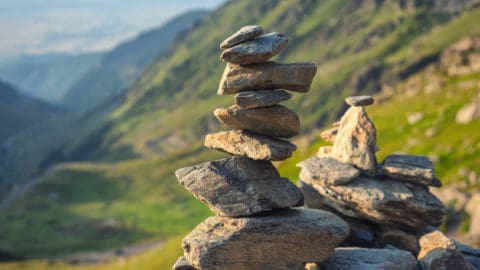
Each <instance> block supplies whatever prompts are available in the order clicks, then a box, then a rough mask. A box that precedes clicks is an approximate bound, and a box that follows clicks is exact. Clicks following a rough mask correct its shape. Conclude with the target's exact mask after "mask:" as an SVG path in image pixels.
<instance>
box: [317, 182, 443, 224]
mask: <svg viewBox="0 0 480 270" xmlns="http://www.w3.org/2000/svg"><path fill="white" fill-rule="evenodd" d="M312 186H313V187H314V188H315V189H316V190H317V191H318V192H319V193H320V195H322V196H323V197H324V198H325V200H324V203H325V204H327V205H328V206H330V207H332V208H334V209H336V210H337V211H339V212H340V213H342V214H344V215H346V216H350V217H356V218H361V219H367V220H371V221H373V222H377V223H381V224H382V223H384V224H393V225H395V224H398V225H399V226H403V227H405V228H407V229H410V230H413V231H421V230H423V229H424V228H426V227H428V226H439V225H440V224H441V222H442V218H443V215H444V213H445V209H444V206H443V204H442V202H440V201H439V200H438V199H437V198H436V197H435V196H433V195H432V194H431V193H430V192H428V190H427V189H425V188H422V187H421V186H415V185H413V184H410V183H407V182H400V181H396V180H394V179H388V178H384V179H377V178H373V177H364V176H360V177H357V178H355V179H354V180H352V181H351V182H350V183H348V184H345V185H338V186H333V185H329V184H323V183H320V182H319V181H317V182H315V183H313V184H312ZM407 217H408V218H407Z"/></svg>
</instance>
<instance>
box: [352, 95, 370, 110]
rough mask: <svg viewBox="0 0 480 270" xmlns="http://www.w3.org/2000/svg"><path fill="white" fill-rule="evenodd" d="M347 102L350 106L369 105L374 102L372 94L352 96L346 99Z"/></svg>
mask: <svg viewBox="0 0 480 270" xmlns="http://www.w3.org/2000/svg"><path fill="white" fill-rule="evenodd" d="M345 102H346V103H347V104H348V105H350V106H355V107H357V106H369V105H372V104H373V102H374V99H373V97H371V96H351V97H347V98H346V99H345Z"/></svg>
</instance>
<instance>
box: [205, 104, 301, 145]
mask: <svg viewBox="0 0 480 270" xmlns="http://www.w3.org/2000/svg"><path fill="white" fill-rule="evenodd" d="M213 114H214V115H215V117H216V118H217V119H218V120H219V121H220V122H222V123H223V124H225V125H227V126H229V127H231V128H234V129H242V130H247V131H251V132H254V133H258V134H262V135H265V136H270V137H281V138H290V137H293V136H295V135H297V134H298V132H299V131H300V119H299V118H298V116H297V114H295V112H293V111H291V110H289V109H287V108H286V107H284V106H282V105H273V106H269V107H259V108H255V109H242V108H239V107H238V106H231V107H229V108H228V109H226V108H219V109H216V110H215V111H214V112H213Z"/></svg>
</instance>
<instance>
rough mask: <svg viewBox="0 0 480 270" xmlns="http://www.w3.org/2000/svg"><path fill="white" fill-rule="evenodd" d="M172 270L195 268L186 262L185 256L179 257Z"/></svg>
mask: <svg viewBox="0 0 480 270" xmlns="http://www.w3.org/2000/svg"><path fill="white" fill-rule="evenodd" d="M172 270H195V268H193V266H192V265H191V264H190V263H189V262H188V261H187V259H186V258H185V256H181V257H180V258H178V259H177V261H176V262H175V264H174V265H173V267H172Z"/></svg>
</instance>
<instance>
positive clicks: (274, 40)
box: [221, 32, 288, 65]
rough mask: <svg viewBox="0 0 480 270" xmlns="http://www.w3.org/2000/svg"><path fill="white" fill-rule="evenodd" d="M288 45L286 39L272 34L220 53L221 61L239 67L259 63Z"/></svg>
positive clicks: (278, 34)
mask: <svg viewBox="0 0 480 270" xmlns="http://www.w3.org/2000/svg"><path fill="white" fill-rule="evenodd" d="M287 45H288V37H286V36H284V35H283V34H280V33H277V32H274V33H268V34H265V35H262V36H259V37H257V38H255V39H252V40H249V41H246V42H243V43H240V44H238V45H235V46H233V47H231V48H228V49H226V50H224V51H223V52H222V55H221V59H222V60H225V61H227V62H230V63H234V64H239V65H248V64H255V63H261V62H264V61H266V60H268V59H269V58H271V57H272V56H274V55H276V54H277V53H279V52H280V51H281V50H282V49H283V48H285V47H287Z"/></svg>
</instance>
